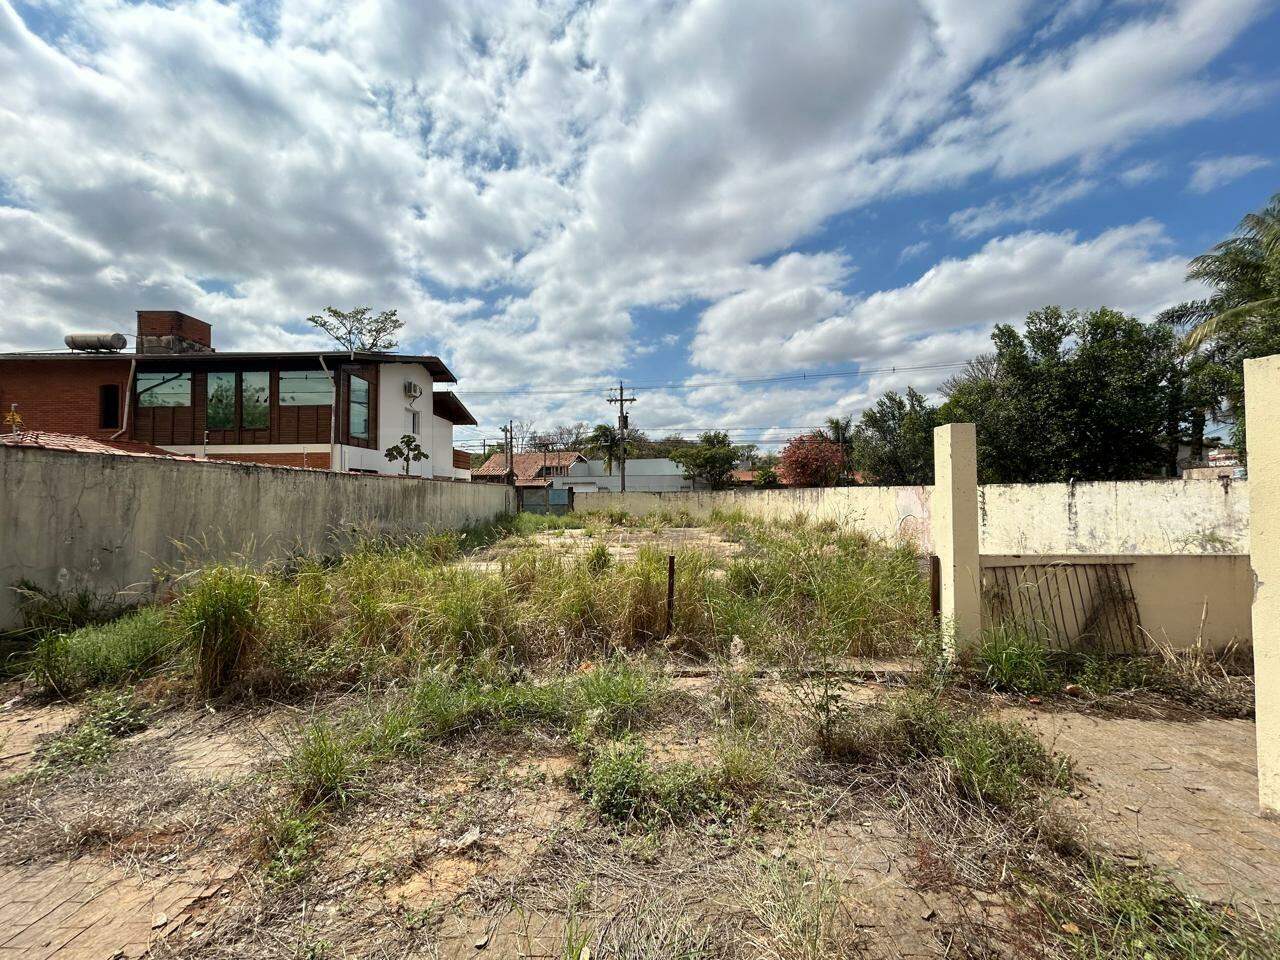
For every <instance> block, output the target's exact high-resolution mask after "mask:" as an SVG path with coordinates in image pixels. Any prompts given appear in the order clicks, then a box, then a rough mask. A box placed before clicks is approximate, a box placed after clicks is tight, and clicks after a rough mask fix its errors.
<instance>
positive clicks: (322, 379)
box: [276, 370, 334, 407]
mask: <svg viewBox="0 0 1280 960" xmlns="http://www.w3.org/2000/svg"><path fill="white" fill-rule="evenodd" d="M296 380H301V381H302V382H304V383H312V382H315V383H323V384H324V390H323V394H324V399H323V400H321V401H319V402H315V403H311V402H308V403H298V402H297V401H290V400H286V399H285V397H286V396H288V395H290V394H292V393H294V392H295V391H293V390H291V389H289V388H288V387H286V386H285V384H286V383H288V382H290V381H296ZM276 382H277V384H278V388H277V389H278V394H279V398H280V399H279V404H280V406H282V407H331V406H333V399H334V398H333V393H334V384H333V377H332V376H331V375H330V374H327V373H325V372H324V371H323V370H280V371H279V372H278V373H277V374H276ZM303 395H304V396H306V394H305V393H304V394H303Z"/></svg>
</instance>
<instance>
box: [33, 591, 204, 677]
mask: <svg viewBox="0 0 1280 960" xmlns="http://www.w3.org/2000/svg"><path fill="white" fill-rule="evenodd" d="M179 655H180V649H179V643H178V638H177V636H176V634H175V631H174V629H173V626H172V624H171V622H170V620H169V618H168V616H167V614H166V612H165V611H164V610H162V609H160V608H158V607H145V608H143V609H141V610H139V611H138V612H137V613H132V614H129V615H127V616H125V617H123V618H122V619H119V620H115V621H113V622H111V623H107V624H104V625H102V626H92V627H85V628H83V629H80V630H76V631H74V632H71V633H50V634H46V635H45V636H44V637H42V638H41V639H40V640H39V642H38V643H37V644H36V647H35V649H34V651H33V652H32V655H31V658H30V661H29V662H30V673H31V675H32V677H33V678H34V679H36V680H37V681H38V682H39V683H41V684H42V685H43V686H44V687H45V688H46V689H47V690H49V691H50V692H53V693H56V694H58V695H60V696H64V697H65V696H70V695H72V694H75V693H78V692H79V691H81V690H84V689H87V688H89V687H98V686H109V685H113V684H118V683H126V682H134V681H137V680H140V679H143V678H144V677H147V676H150V675H152V674H154V673H156V672H158V671H159V670H161V669H163V668H164V667H166V666H168V665H170V664H173V663H174V662H175V661H176V660H177V658H178V657H179Z"/></svg>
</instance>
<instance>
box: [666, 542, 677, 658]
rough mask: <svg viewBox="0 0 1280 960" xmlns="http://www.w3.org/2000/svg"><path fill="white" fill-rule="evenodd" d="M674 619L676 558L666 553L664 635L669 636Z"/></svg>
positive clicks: (673, 625)
mask: <svg viewBox="0 0 1280 960" xmlns="http://www.w3.org/2000/svg"><path fill="white" fill-rule="evenodd" d="M675 619H676V558H675V554H668V555H667V629H666V632H665V633H664V634H663V636H664V637H669V636H671V631H672V629H673V628H674V627H675Z"/></svg>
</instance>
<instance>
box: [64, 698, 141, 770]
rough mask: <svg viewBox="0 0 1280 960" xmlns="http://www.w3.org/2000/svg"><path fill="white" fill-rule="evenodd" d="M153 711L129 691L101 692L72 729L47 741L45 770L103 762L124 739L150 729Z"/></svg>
mask: <svg viewBox="0 0 1280 960" xmlns="http://www.w3.org/2000/svg"><path fill="white" fill-rule="evenodd" d="M150 713H151V710H150V708H149V707H148V706H147V705H146V704H145V703H143V702H142V701H141V700H139V699H138V698H137V697H135V696H134V695H133V694H132V693H130V692H128V691H113V692H104V693H99V694H96V695H95V696H93V697H92V698H90V699H89V700H88V701H87V702H86V704H85V708H84V713H83V714H82V715H81V717H80V718H79V719H78V720H76V721H75V722H74V723H73V724H72V725H71V727H70V728H68V729H67V730H64V731H63V732H62V733H60V734H58V735H57V736H56V737H54V738H53V739H51V740H49V741H48V742H46V743H45V744H44V745H43V746H42V748H41V750H40V755H41V761H42V763H41V766H42V768H43V769H45V770H58V769H66V768H69V767H77V766H85V765H87V764H94V763H101V762H102V761H104V760H106V759H107V758H108V757H109V756H111V754H112V753H114V752H115V750H116V748H117V746H118V745H119V742H120V740H121V739H123V738H124V737H128V736H131V735H132V734H134V733H137V732H138V731H139V730H143V729H145V728H146V726H147V721H148V719H149V717H150Z"/></svg>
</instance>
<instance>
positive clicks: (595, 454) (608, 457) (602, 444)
mask: <svg viewBox="0 0 1280 960" xmlns="http://www.w3.org/2000/svg"><path fill="white" fill-rule="evenodd" d="M620 439H621V437H620V436H619V435H618V429H617V428H616V427H611V426H610V425H609V424H607V423H600V424H597V425H596V428H595V429H594V430H592V431H591V433H589V434H588V435H587V442H586V443H585V444H584V445H583V448H582V451H583V453H585V454H586V455H587V456H589V457H591V458H592V459H600V460H603V461H604V468H605V470H607V471H608V472H609V475H610V476H612V475H613V462H614V460H616V459H617V458H618V456H619V442H618V441H619V440H620ZM627 446H628V448H629V447H630V446H631V445H630V444H627Z"/></svg>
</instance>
